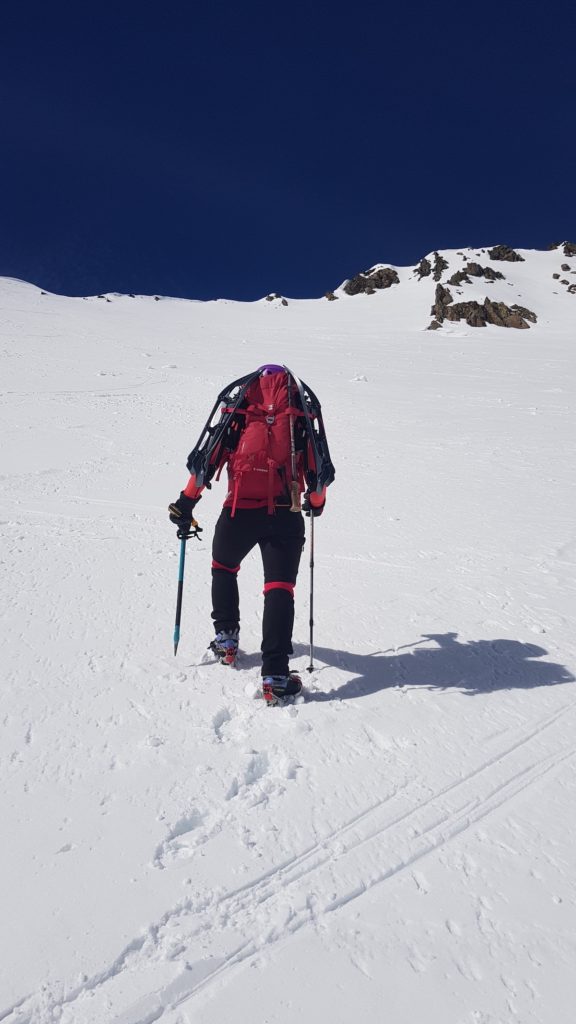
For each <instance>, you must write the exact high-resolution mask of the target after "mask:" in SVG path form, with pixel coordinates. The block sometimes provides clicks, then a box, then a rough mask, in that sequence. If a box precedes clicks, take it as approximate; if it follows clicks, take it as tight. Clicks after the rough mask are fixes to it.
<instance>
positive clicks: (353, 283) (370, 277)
mask: <svg viewBox="0 0 576 1024" xmlns="http://www.w3.org/2000/svg"><path fill="white" fill-rule="evenodd" d="M393 284H400V278H399V277H398V272H397V271H396V270H394V268H393V267H374V268H372V270H365V271H363V272H361V273H360V274H356V276H355V277H351V278H350V280H349V281H347V282H346V284H345V285H344V291H345V292H346V294H347V295H360V294H362V293H363V294H364V295H373V294H374V292H375V291H376V290H379V289H382V288H390V287H391V286H392V285H393Z"/></svg>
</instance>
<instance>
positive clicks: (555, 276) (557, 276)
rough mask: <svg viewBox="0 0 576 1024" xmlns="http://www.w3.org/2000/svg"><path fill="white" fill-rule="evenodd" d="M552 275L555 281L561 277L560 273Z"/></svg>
mask: <svg viewBox="0 0 576 1024" xmlns="http://www.w3.org/2000/svg"><path fill="white" fill-rule="evenodd" d="M552 277H553V278H554V280H555V281H558V280H559V278H560V274H552Z"/></svg>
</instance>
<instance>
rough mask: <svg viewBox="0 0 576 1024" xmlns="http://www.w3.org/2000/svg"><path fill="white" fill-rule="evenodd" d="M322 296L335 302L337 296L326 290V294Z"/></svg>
mask: <svg viewBox="0 0 576 1024" xmlns="http://www.w3.org/2000/svg"><path fill="white" fill-rule="evenodd" d="M324 298H325V299H328V302H336V299H337V298H338V296H337V295H334V292H326V294H325V295H324Z"/></svg>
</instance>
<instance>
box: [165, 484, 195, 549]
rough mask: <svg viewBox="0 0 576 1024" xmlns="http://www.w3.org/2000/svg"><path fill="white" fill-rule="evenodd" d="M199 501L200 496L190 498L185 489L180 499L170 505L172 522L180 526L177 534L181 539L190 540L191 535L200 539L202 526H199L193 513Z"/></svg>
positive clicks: (169, 510)
mask: <svg viewBox="0 0 576 1024" xmlns="http://www.w3.org/2000/svg"><path fill="white" fill-rule="evenodd" d="M197 502H198V498H189V497H188V496H187V495H186V494H184V491H181V492H180V497H179V498H178V500H177V501H175V502H174V503H173V504H172V505H168V512H169V518H170V522H171V523H174V524H175V525H176V526H177V527H178V530H177V533H176V536H177V537H178V539H179V540H190V537H195V538H196V540H200V536H199V534H201V533H202V527H201V526H198V523H197V522H196V520H195V519H194V516H193V515H192V512H193V511H194V506H195V505H196V504H197Z"/></svg>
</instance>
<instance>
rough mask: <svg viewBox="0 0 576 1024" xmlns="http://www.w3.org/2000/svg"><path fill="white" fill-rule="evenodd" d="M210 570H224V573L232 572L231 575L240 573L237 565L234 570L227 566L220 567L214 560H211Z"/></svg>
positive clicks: (220, 564)
mask: <svg viewBox="0 0 576 1024" xmlns="http://www.w3.org/2000/svg"><path fill="white" fill-rule="evenodd" d="M212 568H213V569H224V572H232V573H237V572H240V566H239V565H237V566H236V568H234V569H232V568H231V567H230V566H229V565H222V563H221V562H216V561H215V560H214V559H212Z"/></svg>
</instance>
